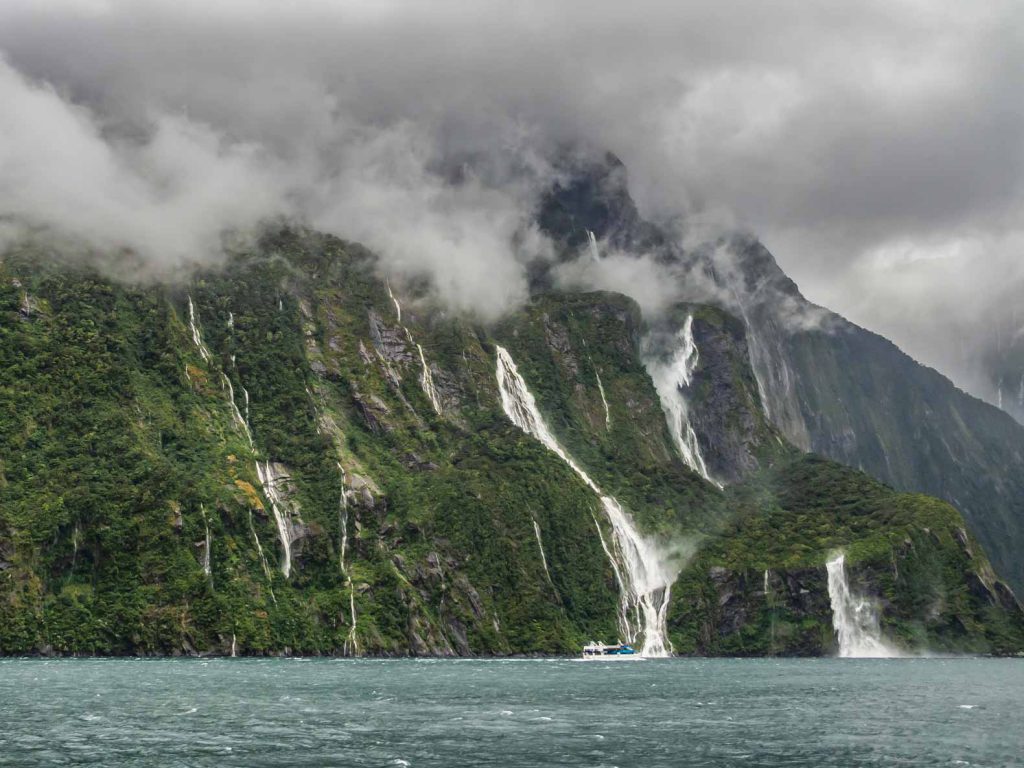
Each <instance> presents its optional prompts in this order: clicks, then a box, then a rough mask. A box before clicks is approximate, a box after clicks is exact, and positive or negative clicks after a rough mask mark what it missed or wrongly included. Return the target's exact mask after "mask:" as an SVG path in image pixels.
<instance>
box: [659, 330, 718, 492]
mask: <svg viewBox="0 0 1024 768" xmlns="http://www.w3.org/2000/svg"><path fill="white" fill-rule="evenodd" d="M676 342H677V346H676V348H675V350H674V351H673V352H672V354H671V355H670V356H669V357H667V358H666V357H649V358H647V359H646V360H645V361H644V364H645V365H646V367H647V373H648V374H650V376H651V380H652V381H653V382H654V388H655V389H656V390H657V391H658V399H659V400H661V409H662V410H663V411H664V412H665V419H666V420H667V421H668V428H669V432H670V433H671V434H672V439H673V441H674V442H675V444H676V448H677V449H678V450H679V455H680V456H681V457H682V459H683V461H684V462H685V463H686V465H687V466H688V467H689V468H690V469H692V470H693V471H694V472H696V473H698V474H699V475H700V476H701V477H703V478H704V479H705V480H708V481H710V482H712V483H715V485H718V486H719V487H721V485H720V483H718V482H717V481H715V480H714V479H712V477H711V475H710V474H709V473H708V467H707V464H706V463H705V462H704V456H703V455H702V454H701V450H700V443H699V442H698V441H697V433H696V432H694V430H693V426H692V425H691V424H690V413H689V407H688V406H687V403H686V398H685V397H683V392H682V390H683V388H684V387H689V386H690V384H692V383H693V374H694V371H695V370H696V369H697V363H698V362H699V361H700V351H699V350H698V349H697V343H696V342H695V341H694V339H693V315H689V316H687V318H686V322H685V323H683V327H682V328H681V329H680V330H679V331H678V332H677V333H676Z"/></svg>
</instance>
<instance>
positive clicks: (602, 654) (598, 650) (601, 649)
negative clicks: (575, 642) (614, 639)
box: [583, 640, 643, 660]
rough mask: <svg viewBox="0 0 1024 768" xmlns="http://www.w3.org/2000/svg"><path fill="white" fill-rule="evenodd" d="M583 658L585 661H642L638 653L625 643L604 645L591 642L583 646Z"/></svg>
mask: <svg viewBox="0 0 1024 768" xmlns="http://www.w3.org/2000/svg"><path fill="white" fill-rule="evenodd" d="M583 658H584V659H587V660H596V659H642V658H643V656H641V655H640V654H639V653H637V652H636V651H634V650H633V648H632V647H631V646H629V645H627V644H626V643H616V644H615V645H605V644H604V643H598V642H595V641H593V640H591V641H590V642H589V643H587V645H585V646H583Z"/></svg>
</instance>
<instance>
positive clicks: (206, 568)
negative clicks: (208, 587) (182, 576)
mask: <svg viewBox="0 0 1024 768" xmlns="http://www.w3.org/2000/svg"><path fill="white" fill-rule="evenodd" d="M199 512H200V514H202V516H203V527H204V528H206V539H205V542H204V545H203V558H202V562H201V563H200V564H201V565H202V566H203V573H204V574H206V576H207V578H210V577H212V576H213V566H212V561H211V559H210V548H211V547H212V546H213V539H212V537H211V536H210V522H209V521H208V520H207V519H206V509H205V508H204V507H203V505H202V504H200V505H199Z"/></svg>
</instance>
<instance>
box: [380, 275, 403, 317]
mask: <svg viewBox="0 0 1024 768" xmlns="http://www.w3.org/2000/svg"><path fill="white" fill-rule="evenodd" d="M384 285H386V286H387V289H388V296H389V297H390V298H391V301H393V302H394V303H395V314H396V315H397V316H398V322H399V323H401V322H402V305H401V304H399V303H398V299H396V298H395V294H393V293H392V292H391V283H390V282H388V281H386V280H385V281H384Z"/></svg>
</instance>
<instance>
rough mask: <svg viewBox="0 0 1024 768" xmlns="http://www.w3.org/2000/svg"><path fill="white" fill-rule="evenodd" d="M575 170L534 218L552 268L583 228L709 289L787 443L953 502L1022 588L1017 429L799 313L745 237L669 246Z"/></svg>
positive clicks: (758, 247)
mask: <svg viewBox="0 0 1024 768" xmlns="http://www.w3.org/2000/svg"><path fill="white" fill-rule="evenodd" d="M572 168H573V170H572V172H571V173H570V174H569V175H568V179H569V180H568V181H566V182H563V183H562V184H561V185H560V186H557V187H556V188H555V189H553V190H552V192H551V193H550V194H549V195H548V197H547V198H546V199H545V200H544V201H543V204H542V206H541V208H540V210H539V213H538V221H539V222H540V223H541V225H542V226H544V227H545V229H546V231H547V232H548V233H549V234H550V235H551V236H552V237H553V238H554V239H555V240H556V241H557V242H559V243H561V244H562V251H561V253H562V258H563V259H572V258H577V257H579V256H580V253H581V240H580V238H581V233H583V235H585V233H586V232H587V231H588V230H590V231H594V232H596V233H598V235H597V236H598V237H599V238H600V237H604V238H607V239H608V242H610V243H612V244H614V246H615V247H616V248H617V249H619V250H621V251H623V252H627V253H632V254H635V255H638V256H639V255H644V256H650V257H652V258H654V259H655V260H656V261H659V262H661V263H664V264H671V265H674V266H675V267H677V268H678V270H677V271H678V272H679V273H680V274H681V275H683V276H684V277H683V278H682V280H683V281H684V282H685V281H687V280H690V281H692V282H693V283H694V284H697V283H700V284H704V283H707V284H709V285H711V286H713V287H714V288H713V290H711V291H705V293H708V294H709V296H710V297H713V298H714V300H715V301H716V302H718V303H719V304H720V305H721V306H723V307H724V308H725V309H726V310H727V311H728V312H729V313H731V314H733V315H735V316H736V317H739V318H742V320H743V321H744V324H745V327H746V343H747V347H748V351H749V360H750V362H751V365H752V367H753V371H754V373H755V375H756V380H757V385H758V391H759V395H760V398H761V402H762V404H763V406H764V410H765V412H766V413H767V415H768V417H769V419H770V421H771V422H772V424H773V425H774V426H775V427H776V428H777V429H778V431H779V432H780V433H781V434H782V435H783V436H784V437H785V438H786V439H787V440H788V441H789V442H790V443H792V444H793V445H795V446H797V447H798V448H801V449H803V450H809V451H814V452H816V453H819V454H821V455H824V456H827V457H829V458H832V459H835V460H836V461H839V462H842V463H844V464H847V465H848V466H851V467H855V468H859V469H863V470H864V471H866V472H868V473H869V474H871V475H872V476H873V477H876V478H878V479H879V480H881V481H883V482H885V483H889V484H891V485H893V486H894V487H896V488H898V489H900V490H905V491H914V492H921V493H927V494H931V495H934V496H937V497H939V498H941V499H944V500H946V501H948V502H949V503H951V504H953V505H954V506H956V507H957V508H958V509H959V510H960V511H961V512H962V513H963V515H964V516H965V518H966V519H967V522H968V527H969V528H970V530H971V532H972V534H973V535H975V536H977V538H978V540H979V541H980V542H981V543H982V544H983V545H984V546H985V548H986V550H987V551H988V552H989V553H990V555H991V557H992V560H993V563H994V565H995V567H996V570H997V571H998V572H999V573H1000V574H1001V575H1002V576H1003V577H1004V578H1005V579H1007V580H1008V581H1009V582H1010V583H1011V584H1012V585H1013V586H1014V588H1015V589H1016V590H1017V591H1018V592H1022V591H1024V558H1022V557H1020V554H1019V553H1020V551H1021V550H1022V549H1024V427H1022V426H1021V425H1020V424H1018V423H1016V422H1015V421H1014V420H1013V419H1012V418H1011V417H1010V416H1008V415H1007V414H1006V413H1004V412H1001V411H1000V410H999V409H997V408H995V407H993V406H990V405H988V404H986V403H984V402H982V401H980V400H977V399H975V398H973V397H971V396H969V395H967V394H965V393H964V392H962V391H960V390H959V389H957V388H956V387H955V386H954V385H953V384H952V382H950V381H949V380H948V379H946V378H945V377H943V376H942V375H941V374H939V373H937V372H936V371H934V370H932V369H930V368H926V367H924V366H921V365H919V364H917V363H916V362H914V361H913V360H912V359H911V358H910V357H908V356H907V355H905V354H903V353H902V352H901V351H900V350H899V349H898V348H897V347H896V346H895V345H893V344H892V343H890V342H889V341H887V340H885V339H883V338H881V337H880V336H877V335H876V334H873V333H871V332H869V331H866V330H864V329H862V328H859V327H857V326H855V325H853V324H851V323H849V322H848V321H846V320H844V319H843V318H841V317H839V316H838V315H835V314H834V313H831V312H829V311H827V310H825V309H823V308H821V307H817V306H815V305H813V304H811V303H810V302H808V301H807V300H806V299H805V298H804V297H803V296H802V295H801V294H800V292H799V290H798V288H797V286H796V285H795V284H794V283H793V281H792V280H790V279H789V278H788V277H787V276H786V275H785V274H784V273H783V272H782V270H781V269H779V267H778V265H777V264H776V262H775V260H774V258H773V257H772V255H771V253H769V252H768V250H767V249H766V248H765V247H764V246H763V245H762V244H761V243H760V242H759V241H757V239H756V238H754V237H752V236H749V235H731V236H727V237H723V238H721V239H720V240H719V241H718V242H715V243H712V244H710V245H706V246H702V247H698V248H696V249H694V250H692V251H685V250H684V249H683V248H682V247H681V246H680V244H679V240H680V239H679V237H678V236H676V237H672V236H670V235H669V234H668V233H667V232H666V231H662V230H659V229H658V227H656V226H654V225H652V224H651V223H650V222H646V221H644V220H643V219H642V217H641V216H640V215H639V213H638V212H637V209H636V206H635V205H634V204H633V201H632V199H631V198H630V196H629V190H628V186H627V183H626V177H625V169H624V168H623V167H622V165H621V163H619V162H618V161H617V160H615V159H614V158H612V159H610V160H607V161H604V162H596V163H594V162H590V163H585V164H582V165H573V166H572ZM684 227H685V222H684ZM680 292H681V293H688V292H692V290H689V289H688V288H687V286H686V285H681V286H680ZM681 322H682V321H681V320H677V322H676V327H679V325H680V324H681ZM700 426H701V428H702V429H703V430H704V434H703V436H702V439H703V442H704V443H705V444H707V445H709V446H713V445H716V444H721V443H722V442H723V440H727V439H728V438H726V437H724V436H725V435H727V434H728V432H723V431H722V429H721V427H720V426H718V425H712V424H707V423H704V424H702V425H700ZM726 453H727V454H729V453H731V454H733V459H731V460H730V461H726V464H727V465H728V464H729V463H735V462H736V461H739V464H738V465H736V467H735V468H732V469H728V468H727V469H719V470H718V471H719V472H721V473H723V476H724V477H726V478H733V477H736V476H738V474H741V467H748V468H749V467H750V466H752V463H751V462H750V461H749V460H744V459H742V458H740V457H739V454H737V453H736V451H735V449H731V450H727V451H726Z"/></svg>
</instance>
